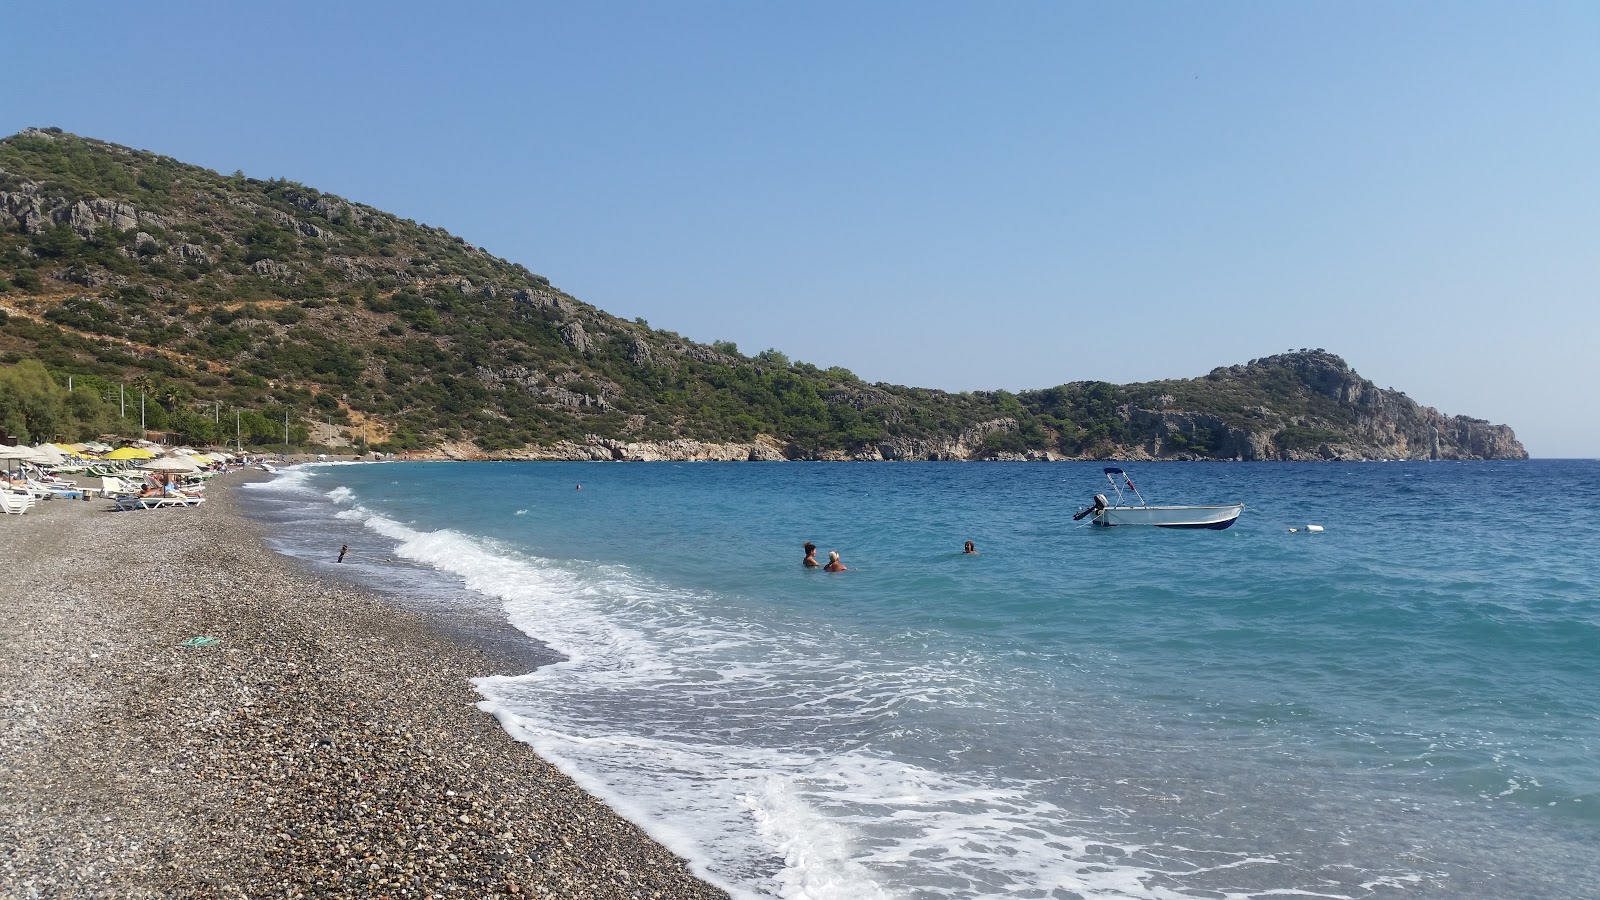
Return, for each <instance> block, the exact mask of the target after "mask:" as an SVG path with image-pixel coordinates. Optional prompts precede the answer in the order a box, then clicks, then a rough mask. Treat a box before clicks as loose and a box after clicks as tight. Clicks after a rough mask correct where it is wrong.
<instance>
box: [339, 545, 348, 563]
mask: <svg viewBox="0 0 1600 900" xmlns="http://www.w3.org/2000/svg"><path fill="white" fill-rule="evenodd" d="M349 552H350V545H349V544H345V545H344V546H342V547H340V548H339V562H344V555H345V554H346V553H349Z"/></svg>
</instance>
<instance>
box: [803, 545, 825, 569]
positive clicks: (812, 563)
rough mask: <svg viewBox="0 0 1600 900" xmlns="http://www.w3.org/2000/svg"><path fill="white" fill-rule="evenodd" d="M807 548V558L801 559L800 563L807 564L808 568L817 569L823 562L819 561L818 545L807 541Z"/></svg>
mask: <svg viewBox="0 0 1600 900" xmlns="http://www.w3.org/2000/svg"><path fill="white" fill-rule="evenodd" d="M805 549H806V558H805V559H802V560H800V565H802V566H805V567H806V568H808V569H816V568H819V567H821V565H822V563H819V562H817V545H816V544H813V543H811V542H810V541H806V548H805Z"/></svg>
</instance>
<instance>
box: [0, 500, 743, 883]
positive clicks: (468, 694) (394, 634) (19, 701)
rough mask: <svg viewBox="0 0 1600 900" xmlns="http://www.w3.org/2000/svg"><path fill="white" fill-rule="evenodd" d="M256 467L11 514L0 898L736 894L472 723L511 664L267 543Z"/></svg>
mask: <svg viewBox="0 0 1600 900" xmlns="http://www.w3.org/2000/svg"><path fill="white" fill-rule="evenodd" d="M240 477H241V476H239V475H232V476H227V477H226V478H224V479H223V480H221V481H220V482H219V483H217V484H216V485H215V486H214V487H213V488H211V489H210V491H209V493H210V494H211V499H210V500H209V501H208V502H207V503H205V504H204V505H202V506H201V507H199V508H198V509H193V510H185V509H170V510H146V511H137V512H127V513H113V512H108V511H107V510H108V508H109V504H107V503H105V502H103V501H94V502H89V503H79V502H73V501H66V500H56V501H49V502H46V503H41V504H39V505H37V506H35V507H34V509H33V510H31V511H30V512H29V513H28V514H26V515H24V516H5V517H3V518H0V539H3V540H4V541H5V543H6V546H7V550H8V552H7V553H6V556H5V558H4V561H3V572H4V575H3V576H0V610H3V613H0V897H8V898H9V897H30V898H31V897H50V898H55V897H63V898H66V897H119V898H122V897H289V898H292V897H395V898H401V897H429V898H431V897H517V898H522V897H585V898H587V897H595V898H604V897H630V898H632V897H640V898H646V897H648V898H679V897H724V896H726V895H725V894H723V893H722V892H721V891H719V890H717V889H715V888H712V887H710V886H708V885H706V884H704V883H703V882H700V881H698V880H697V879H695V878H694V877H693V876H692V875H690V874H689V873H688V871H687V869H686V867H685V864H684V863H683V861H682V860H680V859H678V858H677V857H675V856H673V855H672V854H671V853H669V852H667V851H666V850H664V849H663V848H661V847H660V846H659V845H657V844H656V843H655V842H654V841H652V840H651V839H650V838H648V837H647V836H645V835H644V834H643V833H642V832H640V831H639V830H638V829H637V828H636V827H634V826H633V825H631V824H629V823H628V822H626V821H624V820H623V819H622V818H621V817H619V816H617V815H616V814H615V813H613V812H611V810H610V809H608V808H607V807H605V806H604V805H603V804H601V803H600V802H599V801H597V800H595V799H593V798H592V797H590V796H588V795H587V794H585V793H583V792H582V791H581V790H579V789H578V788H577V786H576V785H574V784H573V783H572V782H571V780H569V779H568V778H567V777H566V776H564V775H562V774H561V773H559V772H557V771H556V770H555V769H554V768H553V767H551V766H550V765H549V764H547V763H545V762H544V761H543V760H541V759H540V758H539V757H537V756H536V755H534V754H533V753H532V751H530V750H529V749H528V748H527V747H526V746H524V745H522V744H518V743H516V742H514V741H512V740H511V739H510V738H509V737H507V736H506V734H505V732H504V731H503V730H501V729H500V727H499V725H498V724H497V723H496V722H495V721H494V720H493V719H492V718H490V717H489V716H488V715H487V714H485V713H483V712H480V711H479V710H477V709H476V707H475V704H476V703H477V701H478V700H479V699H480V698H479V697H478V695H477V694H476V693H475V692H474V691H473V690H472V688H471V686H470V684H469V683H468V679H469V678H471V677H473V676H477V675H485V674H490V673H492V672H495V671H505V670H509V669H511V668H514V666H515V664H516V663H515V662H514V661H510V660H508V659H506V658H505V657H504V656H502V655H497V654H496V653H494V652H493V651H492V650H491V649H487V648H479V647H473V646H468V645H464V644H462V643H460V642H458V641H455V640H452V639H450V638H449V637H447V636H445V635H443V634H441V633H440V632H439V631H438V630H437V629H435V628H434V627H433V626H432V624H430V623H429V622H428V621H427V620H425V619H423V618H421V617H419V616H418V615H417V614H415V613H410V612H406V611H403V610H400V609H398V608H396V607H394V606H392V605H388V604H386V603H385V601H384V598H383V597H381V596H378V595H375V594H371V593H368V592H366V591H363V590H360V589H359V587H353V586H349V585H343V584H339V583H335V582H332V581H329V580H326V579H322V578H318V577H316V576H315V575H313V574H311V573H309V572H307V571H304V570H303V569H301V568H300V567H298V566H296V565H295V564H293V563H292V562H290V561H289V560H287V559H285V558H283V557H281V556H278V555H276V554H274V553H272V552H271V551H270V550H268V549H267V548H266V547H265V545H264V544H263V542H262V540H261V537H260V535H259V534H258V533H257V532H256V530H255V527H254V526H253V525H251V524H250V523H248V522H247V521H245V520H244V519H242V518H241V517H240V516H239V515H238V514H237V512H236V510H235V509H234V507H233V505H232V504H233V503H234V502H238V501H240V500H241V499H243V500H245V501H246V502H247V501H248V495H247V494H245V495H242V494H241V493H240V492H239V491H238V490H237V487H236V486H235V485H236V484H237V482H238V480H239V478H240ZM230 482H231V484H230ZM203 638H210V639H212V640H211V641H205V640H195V639H203ZM186 642H189V643H186Z"/></svg>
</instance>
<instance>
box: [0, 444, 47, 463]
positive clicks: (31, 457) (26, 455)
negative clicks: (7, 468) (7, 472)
mask: <svg viewBox="0 0 1600 900" xmlns="http://www.w3.org/2000/svg"><path fill="white" fill-rule="evenodd" d="M0 459H20V460H22V461H23V462H30V463H33V464H34V465H40V464H42V463H45V462H47V460H46V459H45V458H44V456H43V455H41V454H40V453H39V451H37V450H35V449H33V448H32V447H21V446H18V447H5V446H0Z"/></svg>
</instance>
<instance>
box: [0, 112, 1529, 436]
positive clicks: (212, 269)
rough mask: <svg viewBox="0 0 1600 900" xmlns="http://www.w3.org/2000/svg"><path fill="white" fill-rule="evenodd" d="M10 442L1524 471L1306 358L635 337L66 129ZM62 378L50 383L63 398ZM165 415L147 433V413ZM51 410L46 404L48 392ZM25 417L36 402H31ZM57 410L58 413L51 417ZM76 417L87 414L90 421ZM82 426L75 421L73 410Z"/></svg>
mask: <svg viewBox="0 0 1600 900" xmlns="http://www.w3.org/2000/svg"><path fill="white" fill-rule="evenodd" d="M0 315H3V316H4V321H3V322H0V362H5V363H13V364H16V363H19V362H20V361H23V360H38V361H40V362H42V363H43V369H44V370H45V371H46V372H48V375H49V378H48V379H45V380H46V381H50V380H53V382H54V383H55V384H56V385H57V386H61V387H62V388H63V390H64V386H65V385H67V384H68V383H69V380H70V383H71V384H72V386H73V392H72V394H71V395H70V397H68V398H67V399H65V400H64V399H62V398H57V399H56V401H55V406H53V407H52V406H50V404H49V403H45V402H44V401H42V400H40V401H38V402H34V401H33V400H29V401H28V402H24V399H26V398H23V394H25V393H27V391H34V392H35V393H38V392H39V391H43V392H45V393H49V391H50V390H51V388H50V386H49V385H48V384H46V385H45V386H44V387H38V386H37V385H35V387H33V388H26V389H24V388H21V387H14V386H9V387H8V385H26V384H33V383H34V382H36V381H38V380H40V379H38V378H35V379H33V380H32V381H30V377H31V375H30V374H29V373H32V372H33V371H34V370H32V369H29V370H27V372H23V373H21V374H16V375H14V376H13V377H8V378H0V425H3V426H4V427H6V428H7V429H9V430H11V431H12V432H14V433H16V432H23V433H26V434H27V435H28V436H30V437H41V436H42V437H51V436H54V435H56V434H62V435H63V436H66V435H69V434H70V435H83V436H87V435H89V434H101V433H118V434H132V433H137V432H138V431H139V430H141V428H142V429H143V430H146V431H159V432H162V433H165V434H170V435H173V436H174V437H175V438H176V439H180V440H186V441H192V442H196V443H205V442H212V441H219V440H227V441H229V442H232V441H233V440H236V439H237V440H239V441H240V442H242V443H254V444H263V445H270V444H281V443H283V442H284V431H285V430H286V429H287V430H288V432H289V435H288V437H289V441H290V442H292V443H307V442H311V443H318V444H325V445H330V446H338V445H346V446H347V445H349V444H352V443H353V444H356V445H357V446H358V447H362V446H372V447H375V448H379V449H388V450H430V451H434V452H439V453H442V454H447V455H453V456H461V457H483V456H492V457H500V458H566V459H666V458H670V459H979V458H981V459H1059V458H1130V457H1132V458H1221V459H1311V458H1315V459H1330V458H1427V457H1440V458H1521V457H1523V456H1525V455H1526V454H1525V453H1524V452H1523V450H1522V447H1521V445H1520V444H1518V443H1517V441H1516V438H1515V436H1514V435H1513V434H1512V433H1511V430H1510V429H1509V428H1507V427H1505V426H1491V425H1489V424H1488V423H1486V422H1481V421H1478V420H1474V419H1467V418H1464V417H1454V418H1449V417H1446V416H1444V415H1442V414H1440V413H1438V412H1436V411H1434V410H1432V409H1429V408H1427V407H1422V406H1419V405H1417V404H1416V403H1415V402H1413V401H1411V400H1410V399H1409V398H1406V397H1405V396H1404V395H1403V394H1398V393H1394V392H1390V391H1384V390H1380V389H1378V388H1376V387H1374V386H1373V385H1372V384H1371V382H1368V381H1365V380H1364V379H1362V378H1360V376H1358V375H1357V374H1356V373H1355V372H1353V371H1351V370H1350V369H1349V367H1348V366H1346V365H1345V364H1344V362H1343V361H1342V360H1340V359H1339V358H1338V357H1336V356H1332V355H1331V354H1327V353H1324V352H1322V351H1303V352H1300V353H1291V354H1285V355H1281V356H1274V357H1268V358H1266V359H1261V360H1255V361H1252V362H1251V363H1249V364H1247V365H1242V366H1233V367H1231V368H1225V369H1217V370H1215V371H1213V372H1212V373H1210V374H1209V375H1206V376H1203V377H1201V378H1196V379H1189V380H1181V381H1164V382H1152V383H1148V384H1136V385H1121V386H1118V385H1110V384H1104V383H1099V382H1079V383H1074V384H1066V385H1061V386H1059V387H1055V388H1050V389H1047V390H1041V391H1028V392H1023V393H1019V394H1011V393H1008V392H1004V391H995V392H971V393H948V392H944V391H935V390H927V389H920V388H908V387H902V386H898V385H888V384H868V383H866V382H863V381H861V380H860V379H859V378H857V377H856V376H855V375H853V374H852V373H850V372H849V371H848V370H845V369H840V368H820V367H818V366H815V365H811V364H808V363H803V362H796V361H791V360H789V359H788V358H787V357H786V356H785V355H784V354H783V353H782V352H780V351H778V350H767V351H764V352H762V353H759V354H757V355H755V356H753V357H752V356H747V355H745V354H743V353H741V352H739V349H738V348H737V347H736V346H734V345H733V344H731V343H727V342H713V343H710V344H705V343H699V342H696V341H694V340H690V339H689V338H686V337H683V336H681V335H678V334H675V333H673V332H670V331H662V330H658V329H653V328H650V327H649V326H648V324H646V323H645V322H643V321H642V320H638V321H633V322H628V321H624V320H622V319H618V318H616V317H614V316H611V315H608V314H606V313H605V312H603V311H601V310H598V309H596V308H594V307H593V306H590V305H588V304H586V303H583V302H582V301H581V300H578V299H577V298H575V297H572V296H571V295H569V294H567V293H565V292H563V291H561V290H560V289H559V288H557V287H555V286H553V285H551V284H550V282H549V280H548V279H546V278H544V277H542V276H540V275H537V274H535V273H533V272H531V271H529V270H528V269H526V268H525V267H523V266H521V265H518V264H515V263H510V262H507V261H505V260H501V259H497V258H495V257H493V256H491V255H490V254H489V253H487V252H485V251H484V250H482V249H481V248H478V247H473V246H471V245H469V244H467V243H466V242H465V241H463V240H461V239H460V238H458V237H455V236H453V235H451V234H449V233H448V232H446V231H444V230H442V229H439V228H433V227H429V226H426V225H420V224H417V223H415V222H411V221H408V220H404V219H400V218H398V217H396V216H394V215H391V214H389V213H385V212H383V211H381V210H377V209H373V208H372V207H369V206H364V205H362V204H360V203H356V202H353V201H350V200H346V199H344V198H340V197H336V196H333V195H331V194H324V193H322V192H320V191H318V190H316V189H314V188H311V187H307V186H305V185H302V184H298V183H295V182H292V181H285V180H281V179H274V180H260V179H254V178H247V177H245V176H244V175H243V173H239V172H236V173H234V174H233V175H231V176H225V175H221V174H219V173H216V172H213V171H210V170H207V169H203V168H199V167H196V166H192V165H186V164H184V163H180V162H178V161H177V160H174V159H171V158H169V157H164V156H159V155H157V154H153V153H148V152H143V151H136V150H131V149H128V148H126V147H120V146H117V145H114V144H107V143H104V142H100V141H95V140H91V139H87V138H81V137H77V136H74V135H70V134H65V133H62V132H60V131H59V130H55V129H30V130H28V131H24V132H22V133H20V134H18V135H14V136H12V137H10V138H7V139H5V140H3V141H0ZM40 378H43V376H40ZM130 391H134V392H136V393H139V394H140V395H142V396H143V397H144V401H145V402H144V408H143V416H144V421H143V423H142V424H141V422H140V419H139V417H138V414H136V413H133V412H130V411H129V408H128V405H127V399H128V396H129V392H130ZM30 396H31V395H30ZM19 398H22V399H19ZM35 399H37V398H35ZM68 400H70V402H68ZM57 408H59V409H58V411H57V412H54V413H52V412H49V409H57Z"/></svg>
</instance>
